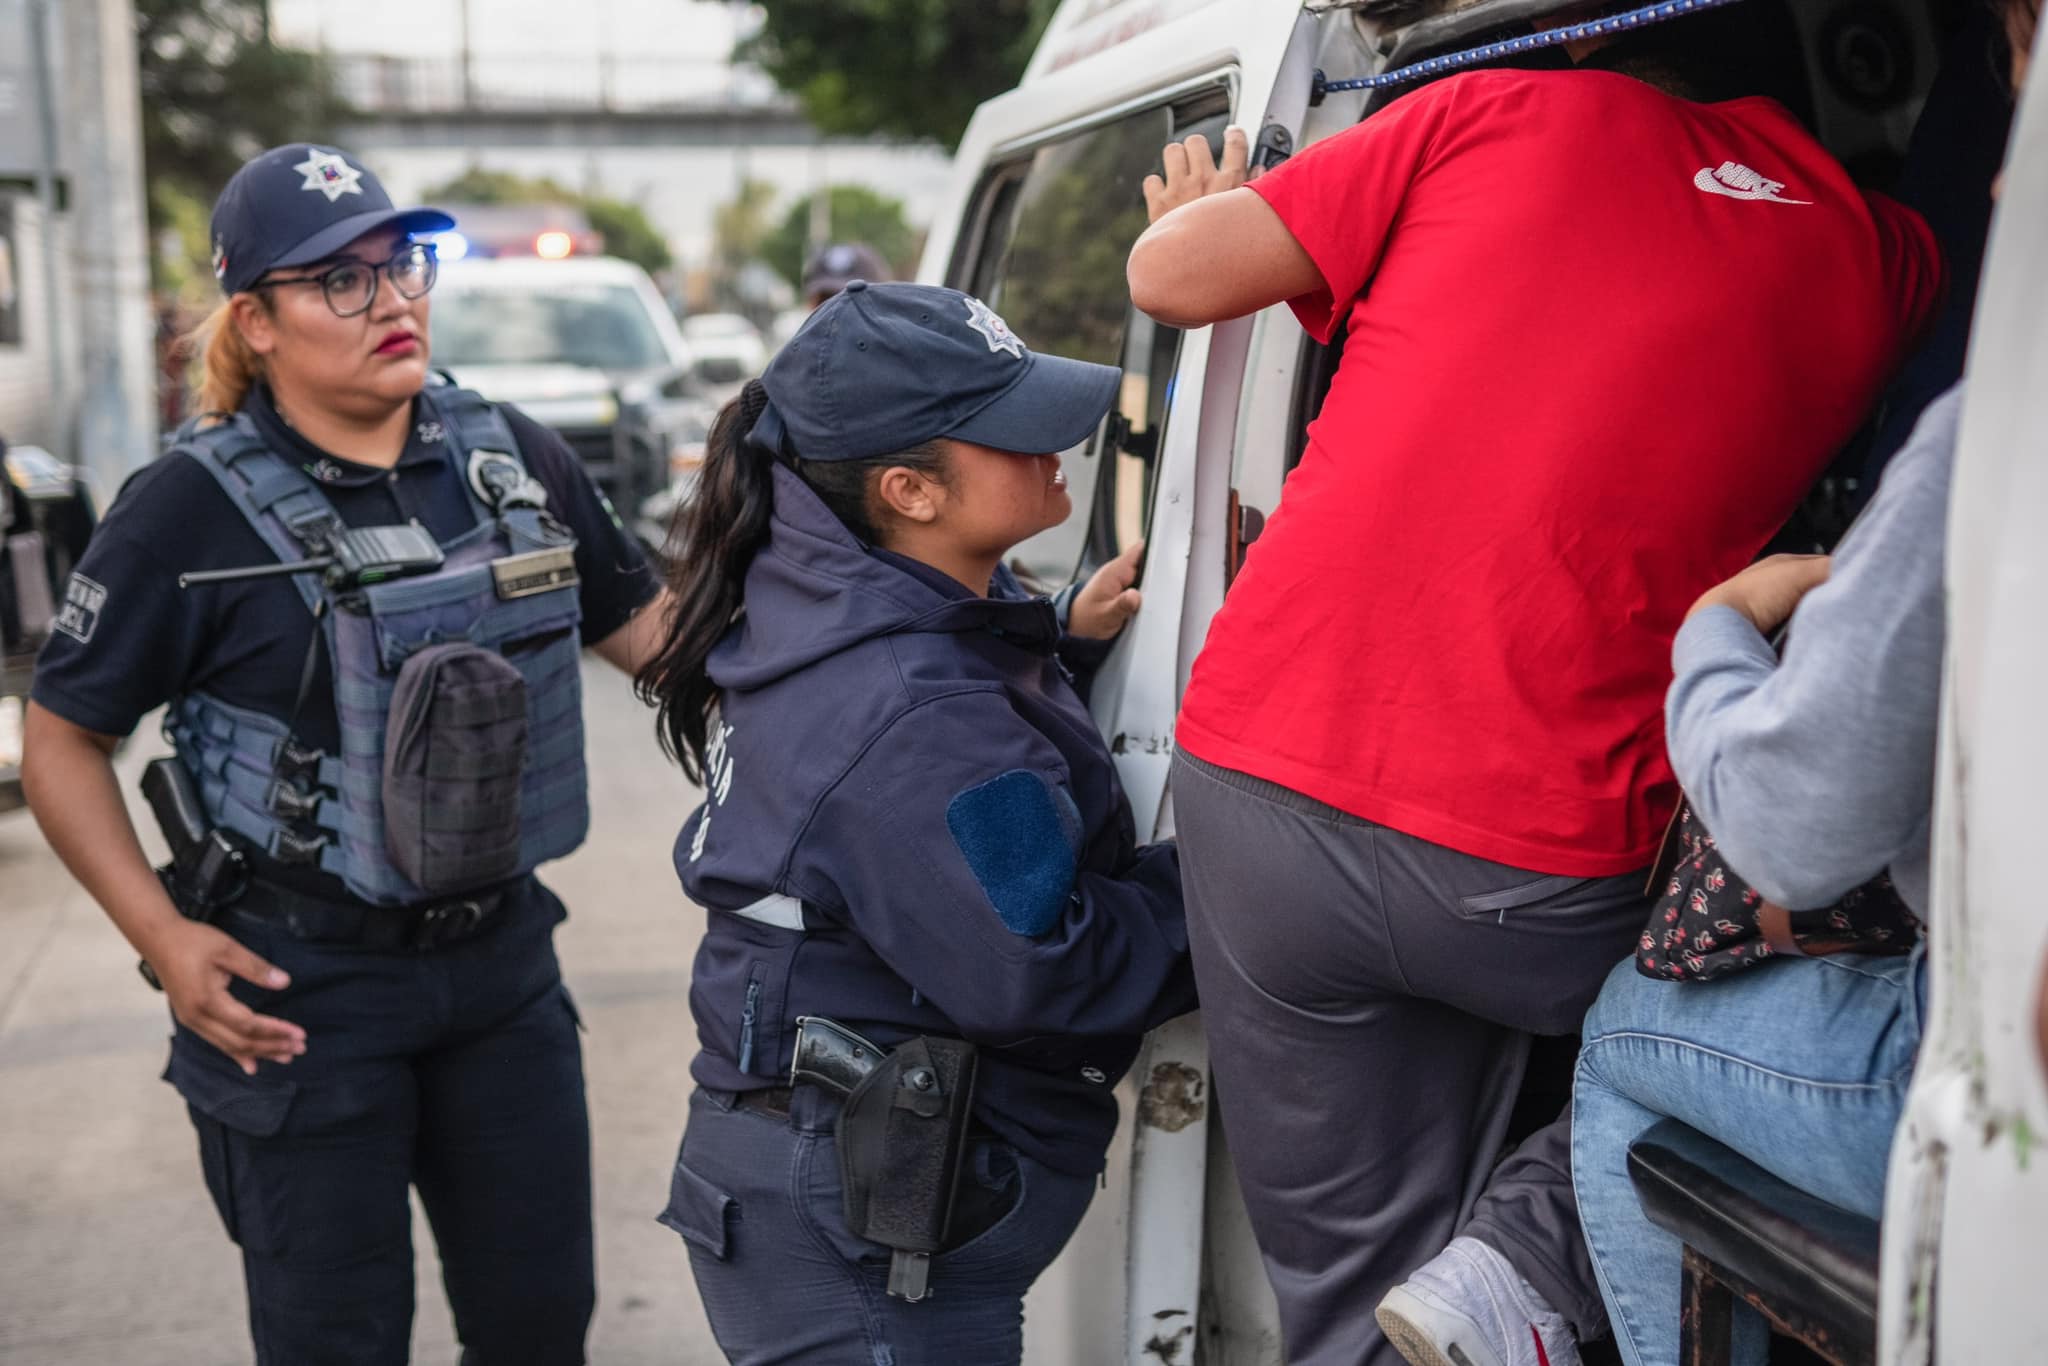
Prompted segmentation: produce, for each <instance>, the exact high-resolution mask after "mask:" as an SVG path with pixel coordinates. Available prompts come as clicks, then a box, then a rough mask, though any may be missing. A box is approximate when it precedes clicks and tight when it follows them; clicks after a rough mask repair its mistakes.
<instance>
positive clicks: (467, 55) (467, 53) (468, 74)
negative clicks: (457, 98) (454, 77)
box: [462, 0, 476, 110]
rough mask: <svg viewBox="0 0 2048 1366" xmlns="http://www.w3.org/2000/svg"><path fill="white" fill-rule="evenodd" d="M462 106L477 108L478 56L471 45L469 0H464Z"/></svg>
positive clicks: (466, 108) (467, 108)
mask: <svg viewBox="0 0 2048 1366" xmlns="http://www.w3.org/2000/svg"><path fill="white" fill-rule="evenodd" d="M462 107H463V108H464V109H465V110H469V109H474V108H476V56H475V49H474V48H472V47H471V46H470V35H469V0H462Z"/></svg>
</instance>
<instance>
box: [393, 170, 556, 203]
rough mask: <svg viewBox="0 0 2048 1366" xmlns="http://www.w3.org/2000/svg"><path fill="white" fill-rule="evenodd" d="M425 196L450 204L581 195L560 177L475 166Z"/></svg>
mask: <svg viewBox="0 0 2048 1366" xmlns="http://www.w3.org/2000/svg"><path fill="white" fill-rule="evenodd" d="M425 198H427V199H429V200H440V201H441V202H443V203H447V204H574V203H576V202H578V198H579V196H578V195H577V194H576V192H575V191H574V190H571V189H570V188H568V187H567V186H566V185H563V184H562V183H561V182H560V181H558V180H550V179H548V178H547V177H545V176H523V175H515V174H514V173H513V172H511V171H489V170H485V169H484V168H483V167H481V166H472V167H470V168H469V169H468V170H466V171H464V172H463V173H462V174H461V175H459V176H457V177H455V179H453V180H446V181H443V182H442V183H440V184H439V185H435V186H433V187H432V188H430V189H428V190H427V191H426V194H425Z"/></svg>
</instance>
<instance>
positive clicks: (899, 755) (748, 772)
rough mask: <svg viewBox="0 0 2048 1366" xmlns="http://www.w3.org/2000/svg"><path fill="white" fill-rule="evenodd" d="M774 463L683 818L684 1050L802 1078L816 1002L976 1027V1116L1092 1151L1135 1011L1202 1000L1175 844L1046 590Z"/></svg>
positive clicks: (715, 1068)
mask: <svg viewBox="0 0 2048 1366" xmlns="http://www.w3.org/2000/svg"><path fill="white" fill-rule="evenodd" d="M775 479H776V485H775V505H776V506H775V517H774V522H773V527H772V530H771V533H770V537H769V542H768V545H767V546H766V548H764V549H763V550H762V551H761V553H760V554H759V555H757V556H756V557H755V559H754V562H753V565H752V567H751V568H750V569H749V570H748V573H747V580H746V613H745V616H744V618H743V619H742V621H741V622H740V624H738V625H736V626H735V627H734V628H733V630H732V631H731V633H730V634H729V635H727V637H726V638H725V639H724V640H723V641H722V642H720V644H719V645H718V647H717V648H716V649H715V650H714V651H713V653H712V655H711V659H710V665H709V669H710V675H711V679H712V681H713V682H714V683H716V684H717V685H718V687H719V688H720V690H721V691H722V693H723V700H722V702H721V704H720V707H719V711H718V712H717V714H716V715H715V716H714V719H713V723H712V726H713V728H712V738H713V743H712V746H711V753H710V755H709V762H708V763H707V765H706V767H707V769H708V770H709V771H708V772H707V774H706V779H705V787H706V789H707V793H706V800H705V803H704V804H703V805H702V806H701V807H699V808H698V809H697V811H696V812H695V813H694V814H692V816H691V817H690V819H689V821H688V822H687V823H686V824H685V825H684V827H683V830H682V834H681V835H680V837H679V838H678V839H677V842H676V868H677V870H678V872H679V873H680V874H681V876H682V881H683V888H684V890H685V891H686V892H688V893H689V895H690V896H691V898H693V899H694V900H696V901H698V902H700V903H702V904H703V905H704V906H706V907H707V908H709V910H710V915H709V916H708V926H707V929H706V931H705V935H704V941H703V944H702V946H701V947H700V948H699V949H698V952H697V963H696V970H695V973H694V976H693V980H692V983H691V988H690V1007H691V1010H692V1012H693V1013H694V1014H695V1016H696V1019H697V1034H698V1040H699V1043H700V1045H701V1051H700V1052H699V1053H698V1055H697V1058H696V1061H695V1062H694V1063H693V1064H692V1066H691V1070H692V1073H693V1074H694V1075H695V1077H696V1078H697V1080H698V1082H699V1083H700V1084H702V1085H705V1086H710V1087H715V1088H719V1089H724V1090H745V1089H750V1088H754V1087H761V1086H772V1085H778V1084H784V1083H786V1082H787V1080H788V1073H789V1064H790V1055H791V1052H792V1049H793V1044H794V1035H795V1020H796V1017H797V1016H799V1015H823V1016H827V1017H829V1018H831V1019H834V1020H837V1021H839V1022H840V1023H842V1024H845V1025H847V1026H849V1027H851V1028H853V1029H856V1030H858V1031H860V1032H862V1033H864V1034H866V1035H868V1037H870V1038H872V1039H874V1040H875V1042H877V1043H879V1044H882V1045H884V1046H891V1045H894V1044H896V1043H898V1042H901V1041H902V1040H903V1039H905V1038H908V1037H911V1036H913V1035H916V1034H935V1035H947V1036H951V1037H956V1038H965V1039H970V1040H972V1041H973V1042H975V1043H977V1044H979V1045H981V1046H982V1050H983V1051H982V1060H981V1081H980V1089H979V1098H978V1103H977V1107H976V1108H977V1113H978V1116H979V1118H980V1119H981V1120H982V1121H983V1122H984V1123H985V1124H987V1125H988V1126H989V1127H990V1128H991V1129H993V1130H995V1131H996V1132H997V1133H998V1134H1000V1135H1001V1136H1003V1137H1004V1138H1006V1139H1008V1140H1009V1141H1010V1142H1012V1143H1014V1144H1016V1145H1017V1147H1018V1148H1019V1149H1020V1150H1022V1151H1023V1152H1025V1153H1026V1154H1027V1155H1029V1156H1031V1157H1034V1158H1036V1159H1037V1160H1039V1161H1042V1162H1044V1163H1045V1164H1046V1165H1048V1166H1052V1167H1056V1168H1059V1169H1061V1170H1065V1171H1070V1172H1079V1173H1092V1172H1095V1171H1097V1170H1099V1169H1100V1168H1101V1166H1102V1161H1103V1152H1104V1149H1105V1148H1106V1147H1107V1145H1108V1142H1109V1138H1110V1135H1111V1133H1112V1132H1113V1131H1114V1129H1115V1127H1116V1102H1115V1100H1114V1099H1113V1098H1112V1096H1111V1094H1110V1088H1111V1087H1112V1086H1113V1085H1114V1084H1115V1083H1116V1081H1117V1079H1118V1078H1119V1077H1120V1076H1122V1075H1123V1073H1124V1071H1125V1070H1126V1069H1127V1068H1128V1067H1129V1066H1130V1065H1131V1061H1132V1059H1133V1058H1134V1057H1135V1056H1136V1054H1137V1049H1138V1042H1139V1037H1140V1035H1142V1034H1143V1032H1144V1031H1145V1030H1147V1029H1150V1028H1152V1027H1153V1026H1154V1025H1157V1024H1159V1023H1161V1022H1163V1021H1165V1020H1168V1019H1171V1018H1172V1017H1173V1016H1175V1015H1178V1014H1181V1013H1183V1012H1185V1011H1187V1010H1190V1009H1192V1008H1193V1006H1194V979H1193V976H1192V974H1191V972H1190V970H1189V967H1188V960H1187V932H1186V927H1185V924H1184V922H1183V919H1182V914H1181V897H1180V865H1179V861H1178V859H1177V857H1176V854H1175V850H1174V848H1173V846H1172V845H1170V844H1160V845H1151V846H1148V847H1145V848H1142V849H1141V848H1139V847H1137V842H1136V840H1135V838H1134V835H1133V832H1132V823H1131V813H1130V805H1129V803H1128V802H1126V801H1125V799H1124V795H1123V789H1122V787H1121V786H1120V785H1119V783H1118V782H1117V777H1116V772H1115V769H1114V768H1113V767H1112V765H1111V762H1110V757H1109V752H1108V749H1107V747H1106V746H1105V745H1104V744H1103V741H1102V737H1101V734H1100V732H1099V731H1097V730H1096V728H1095V723H1094V722H1093V720H1092V719H1091V718H1090V717H1089V714H1088V709H1087V707H1086V706H1085V705H1084V704H1083V702H1082V699H1081V697H1080V695H1079V694H1078V693H1077V692H1076V691H1075V688H1074V685H1073V682H1072V680H1071V676H1070V675H1069V674H1068V672H1067V670H1066V666H1065V665H1064V664H1063V663H1062V662H1061V660H1060V658H1059V657H1058V654H1057V653H1056V647H1058V646H1059V644H1060V635H1059V628H1058V624H1057V622H1056V621H1055V618H1054V613H1053V609H1052V606H1051V605H1050V604H1049V603H1048V602H1047V601H1046V600H1045V599H1043V598H1032V597H1029V596H1027V595H1026V594H1024V593H1023V591H1022V590H1021V589H1020V588H1018V586H1017V584H1016V582H1015V580H1014V579H1012V578H1011V577H1010V575H1009V574H1008V573H1007V571H1005V572H1002V573H1000V574H999V575H998V578H997V582H996V584H995V585H994V590H995V595H994V596H992V597H989V598H979V597H975V596H974V595H972V594H970V593H968V592H967V591H966V590H965V589H964V588H962V587H961V586H960V585H958V584H955V583H953V582H952V581H951V580H949V579H947V578H946V577H945V576H944V575H942V574H939V573H938V572H937V571H935V570H932V569H929V568H928V567H926V566H923V565H920V564H917V563H916V562H914V561H909V560H905V559H902V558H901V557H898V556H894V555H890V554H888V553H887V552H883V551H870V550H868V549H866V548H865V547H863V546H862V545H861V544H860V542H859V541H858V540H857V539H856V538H855V537H854V536H853V535H852V533H850V532H849V531H847V530H846V528H845V526H844V525H843V524H841V523H840V521H839V520H838V519H837V518H835V517H834V516H833V515H832V514H831V513H830V512H829V511H827V510H826V508H825V506H824V505H823V504H822V503H821V502H819V500H818V499H817V497H816V496H815V495H814V494H812V493H811V491H810V490H809V488H807V487H806V486H805V485H804V484H803V482H802V481H801V480H799V479H798V478H797V477H796V476H795V475H794V474H792V473H790V472H789V471H787V470H785V469H783V468H781V467H777V468H776V470H775Z"/></svg>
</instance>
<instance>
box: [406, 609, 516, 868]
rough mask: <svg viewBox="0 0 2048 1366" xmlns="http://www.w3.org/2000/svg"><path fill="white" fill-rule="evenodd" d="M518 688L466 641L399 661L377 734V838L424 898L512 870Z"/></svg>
mask: <svg viewBox="0 0 2048 1366" xmlns="http://www.w3.org/2000/svg"><path fill="white" fill-rule="evenodd" d="M525 764H526V680H525V679H524V678H523V677H521V676H520V673H519V670H518V669H517V668H516V667H514V666H513V665H512V664H511V663H510V662H509V661H507V660H506V659H505V658H504V657H503V656H502V655H499V654H497V653H495V652H493V651H491V650H486V649H484V648H483V647H482V646H479V645H472V644H469V643H468V642H466V641H460V642H456V643H454V644H448V645H431V646H428V647H427V648H426V649H424V650H421V651H420V652H419V653H417V654H415V655H413V656H412V657H411V658H410V659H408V660H406V661H405V664H404V667H402V668H401V669H400V670H399V671H398V686H397V688H396V689H395V690H394V691H393V693H392V695H391V716H390V719H389V724H388V727H387V729H386V730H385V734H384V783H383V787H384V840H385V846H386V849H387V850H388V852H389V854H390V858H391V863H392V866H393V867H395V868H396V869H398V871H399V872H401V873H403V874H404V875H405V876H406V877H407V878H409V879H411V880H412V881H413V882H415V883H418V884H419V885H420V886H421V887H422V888H424V889H425V890H427V891H428V892H432V893H435V894H437V895H439V894H442V893H449V892H464V891H468V890H470V889H471V888H474V887H482V886H485V885H487V884H489V883H492V882H502V881H504V880H505V879H506V878H509V877H511V876H513V875H514V874H515V873H517V872H518V871H519V774H520V770H521V769H522V768H524V767H525Z"/></svg>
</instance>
